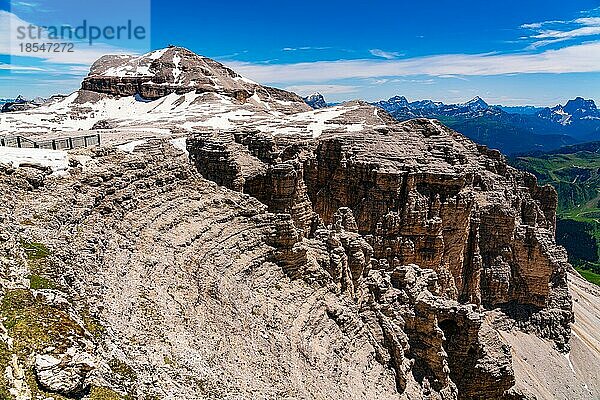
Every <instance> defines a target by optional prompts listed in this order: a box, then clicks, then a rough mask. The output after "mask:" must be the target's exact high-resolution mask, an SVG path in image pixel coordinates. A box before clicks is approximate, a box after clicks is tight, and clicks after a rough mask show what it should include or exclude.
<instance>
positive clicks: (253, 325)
mask: <svg viewBox="0 0 600 400" xmlns="http://www.w3.org/2000/svg"><path fill="white" fill-rule="evenodd" d="M83 89H84V90H81V91H79V93H77V94H74V95H72V96H69V97H67V98H65V99H63V100H61V101H60V107H45V106H42V107H40V108H39V109H36V110H35V111H30V112H28V113H27V114H20V113H16V114H13V115H11V118H9V119H1V120H0V125H1V126H2V128H3V129H5V130H6V131H7V132H21V133H22V132H23V131H26V132H30V133H31V134H32V135H37V134H39V133H40V132H39V131H40V130H42V129H43V130H44V132H46V131H51V130H66V129H67V128H66V127H70V128H69V129H79V128H77V127H89V128H91V127H95V128H96V129H102V130H103V131H102V132H101V135H102V138H103V146H104V147H101V148H95V149H83V150H80V151H75V152H72V153H70V154H65V157H67V158H68V159H69V165H70V168H69V169H68V171H62V174H61V176H60V177H57V176H55V175H51V167H40V168H34V167H33V166H32V165H30V166H29V167H28V166H25V165H21V166H20V167H16V166H9V165H2V163H1V161H0V198H1V200H2V203H3V204H4V205H5V207H4V208H3V209H0V255H1V257H0V278H1V279H0V281H1V282H0V283H1V284H2V285H1V286H2V290H0V297H2V304H3V307H1V309H0V312H1V313H2V315H0V317H2V318H0V319H1V320H0V332H2V335H0V336H1V337H0V339H1V341H0V344H2V343H4V344H6V346H4V347H3V348H4V349H6V355H8V356H7V357H0V364H1V365H0V369H1V370H3V371H4V370H6V371H12V372H15V371H16V372H18V371H20V370H23V371H25V375H23V376H25V377H26V378H27V379H25V380H23V379H21V378H20V376H21V375H22V374H18V373H12V374H9V373H8V372H7V374H5V375H6V376H4V377H0V389H2V390H4V389H7V390H11V391H15V390H17V389H18V388H23V387H24V385H33V386H31V388H30V389H31V392H32V393H34V394H35V395H36V396H37V397H40V396H42V394H44V395H46V393H42V392H40V390H42V389H44V390H50V391H53V392H56V391H58V389H59V388H58V385H59V384H60V387H61V388H62V387H63V386H64V384H66V383H68V381H69V379H64V377H67V378H68V377H69V376H72V373H76V374H78V375H80V376H81V382H80V384H78V388H77V389H76V390H77V391H78V392H79V391H80V390H84V389H85V388H89V391H90V397H94V396H96V395H100V396H104V395H105V394H106V393H107V394H106V396H109V397H111V398H112V397H115V398H116V397H123V396H125V395H126V396H128V397H131V398H155V397H156V398H177V399H197V398H229V397H231V395H232V394H233V395H234V396H238V397H240V398H265V399H267V398H268V399H281V398H286V399H287V398H289V399H298V400H300V399H302V400H304V399H306V400H309V399H311V400H312V399H352V400H355V399H362V400H372V399H386V400H387V399H394V400H416V399H427V400H459V399H460V400H483V399H485V400H509V399H510V400H514V399H525V398H527V399H530V398H532V397H531V396H529V395H530V393H535V394H536V395H537V394H540V395H539V397H540V398H548V399H550V398H552V397H553V395H547V394H546V393H552V394H554V393H561V396H563V394H564V396H563V397H568V398H586V397H585V395H579V396H577V395H576V394H581V393H590V396H589V397H593V396H596V395H597V385H595V384H594V383H593V382H594V378H593V377H594V376H595V375H594V374H593V372H588V371H585V372H582V370H583V369H585V367H580V365H591V366H593V365H596V364H594V362H595V361H594V357H596V359H597V358H598V354H597V353H594V351H593V348H594V347H598V346H595V344H594V343H596V341H595V340H596V339H594V338H595V337H596V336H597V335H596V336H594V335H588V333H589V332H588V331H589V330H591V329H590V328H589V326H594V324H593V323H591V322H589V321H594V318H595V316H592V314H593V311H590V310H588V309H586V308H585V307H587V304H591V303H593V302H590V301H589V298H590V296H592V294H590V293H588V292H587V290H588V289H584V288H583V287H582V288H581V291H580V292H579V293H578V294H577V295H578V296H579V298H580V299H582V300H581V301H580V302H579V303H578V305H577V306H576V307H575V310H576V311H578V312H579V315H580V316H583V319H582V320H581V321H582V322H580V325H579V326H577V324H575V327H576V328H577V336H574V337H573V338H572V340H571V343H573V353H572V355H574V357H573V358H572V359H571V358H568V357H569V354H567V353H566V351H568V349H569V346H570V342H569V336H570V323H571V321H572V320H573V312H572V309H571V307H572V303H571V297H570V295H569V292H568V288H567V283H566V271H567V269H568V268H569V265H568V263H567V261H566V254H565V252H564V250H563V249H562V248H560V247H558V246H556V244H555V240H554V230H555V221H556V217H555V211H556V205H557V197H556V193H555V192H554V190H553V189H552V188H550V187H538V186H537V183H536V180H535V178H534V177H533V176H531V175H529V174H526V173H523V172H520V171H518V170H515V169H513V168H511V167H509V166H507V164H506V163H505V161H504V159H503V157H502V156H501V154H500V153H498V152H497V151H493V150H489V149H487V148H485V147H481V146H477V145H476V144H474V143H472V142H471V141H469V140H468V139H466V138H465V137H463V136H461V135H460V134H458V133H456V132H454V131H451V130H449V129H448V128H446V127H444V126H442V125H441V124H439V123H438V122H437V121H434V120H424V119H419V120H412V121H408V122H404V123H398V122H396V121H394V120H393V119H392V118H391V117H390V116H389V115H388V114H386V113H384V112H383V111H382V110H379V109H377V108H374V107H372V106H369V105H367V104H366V103H362V102H351V103H346V104H343V105H340V106H335V107H328V108H323V109H320V110H311V111H307V110H308V106H306V105H305V104H304V103H303V102H302V101H301V99H300V98H299V97H298V96H296V95H294V94H291V93H288V92H284V91H280V90H277V89H272V88H266V87H262V86H260V85H258V84H255V83H253V82H251V81H249V80H247V79H244V78H242V77H241V76H239V75H237V74H236V73H235V72H233V71H232V70H230V69H228V68H226V67H224V66H222V65H221V64H219V63H217V62H215V61H213V60H209V59H206V58H204V57H201V56H197V55H195V54H193V53H191V52H189V51H187V50H185V49H181V48H168V49H164V50H159V51H156V52H152V53H149V54H147V55H144V56H142V57H137V58H134V57H104V58H102V59H101V60H99V61H98V62H97V63H96V64H95V65H94V66H93V68H92V71H91V73H90V75H89V76H88V78H86V80H85V81H84V83H83ZM125 96H135V98H125ZM162 96H166V97H162ZM152 99H156V100H154V101H149V100H152ZM32 114H35V118H32ZM31 121H40V122H39V124H38V122H35V123H33V122H31ZM75 122H76V123H75ZM184 143H185V145H184ZM184 150H187V152H186V151H184ZM11 165H12V164H11ZM34 252H35V253H34ZM31 254H34V255H35V257H29V256H30V255H31ZM584 291H585V293H584ZM575 293H577V292H575ZM586 293H587V294H589V295H590V296H588V295H587V294H586ZM7 296H8V297H7ZM19 298H20V299H21V300H19V301H13V302H10V301H9V300H11V299H13V300H14V299H17V300H18V299H19ZM23 299H25V300H27V299H29V300H27V301H24V300H23ZM34 300H35V301H34ZM584 300H585V301H584ZM13 303H14V304H13ZM13 306H14V307H13ZM23 307H25V308H23ZM36 313H39V315H38V314H36ZM48 316H51V318H50V317H48ZM21 317H26V318H30V320H26V319H25V320H23V321H21V319H20V318H21ZM596 319H597V318H596ZM3 321H4V322H3ZM13 321H21V322H18V323H13ZM40 321H41V322H43V323H44V324H45V325H43V326H42V327H41V328H40V327H38V328H39V331H40V332H45V331H46V330H49V332H50V333H51V334H48V335H38V336H40V337H41V339H43V340H42V342H40V343H38V342H37V341H34V340H31V338H29V337H28V336H27V333H28V332H29V329H23V326H25V325H26V326H27V327H29V326H33V327H36V326H37V325H36V324H39V323H40ZM8 322H10V323H8ZM3 325H4V326H3ZM73 332H78V335H79V336H77V337H78V338H79V337H80V338H81V340H79V339H78V340H76V341H75V337H74V336H73ZM42 336H43V337H42ZM84 339H85V340H84ZM584 342H585V344H584ZM508 343H510V346H509V345H508ZM530 344H531V345H530ZM537 347H540V348H541V349H543V350H541V352H543V353H544V354H540V350H538V348H537ZM550 353H552V354H551V355H552V357H551V360H550V362H548V363H544V362H543V358H544V356H545V355H547V354H550ZM590 353H591V354H592V355H591V356H590V357H589V358H588V357H587V356H584V355H585V354H590ZM87 355H89V356H90V358H89V359H88V357H87ZM13 356H14V357H13ZM565 356H567V357H565ZM15 357H16V358H15ZM528 358H529V359H533V360H536V361H535V362H528V361H527V359H528ZM576 358H577V359H579V360H585V361H584V362H582V363H581V364H579V363H578V362H577V360H576ZM572 361H573V362H572ZM541 364H543V365H552V367H553V368H554V367H555V366H560V368H561V369H560V370H559V371H558V372H557V371H554V370H553V371H552V373H548V371H541V372H540V371H537V369H538V368H537V366H538V365H541ZM588 369H590V370H593V368H588ZM78 371H79V372H82V373H81V374H80V373H79V372H78ZM547 376H553V377H556V379H555V380H556V382H560V383H556V382H555V383H548V382H546V381H545V380H546V379H545V378H546V377H547ZM30 377H34V378H37V379H30ZM590 377H592V378H590ZM4 378H6V379H9V382H5V381H4V380H3V379H4ZM71 381H73V380H72V379H71ZM584 382H592V383H590V384H589V387H588V386H587V385H584V384H583V383H584ZM39 385H41V387H40V386H39ZM82 385H83V386H82ZM98 385H99V386H98ZM557 386H563V389H564V390H563V389H561V390H560V391H557V390H554V389H555V388H556V387H557ZM64 387H66V386H64ZM61 390H62V389H61ZM73 390H75V389H73ZM85 390H87V389H85ZM594 391H595V392H594ZM71 392H72V390H70V391H69V393H67V391H63V392H61V393H64V394H69V395H71ZM11 393H12V392H11ZM83 394H85V395H87V392H86V393H83ZM569 394H574V395H572V396H569ZM48 395H50V393H48V394H47V395H46V397H48ZM23 397H24V398H28V397H27V393H25V394H24V395H23ZM42 397H44V396H42ZM104 397H105V396H104ZM554 397H556V396H554Z"/></svg>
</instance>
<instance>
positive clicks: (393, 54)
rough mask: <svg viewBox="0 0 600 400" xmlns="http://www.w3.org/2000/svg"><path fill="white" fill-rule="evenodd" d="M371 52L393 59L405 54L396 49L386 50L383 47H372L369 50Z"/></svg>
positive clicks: (377, 55) (376, 55)
mask: <svg viewBox="0 0 600 400" xmlns="http://www.w3.org/2000/svg"><path fill="white" fill-rule="evenodd" d="M369 53H371V54H372V55H374V56H375V57H381V58H385V59H386V60H393V59H394V58H398V57H400V56H402V55H403V54H402V53H398V52H395V51H384V50H381V49H371V50H369Z"/></svg>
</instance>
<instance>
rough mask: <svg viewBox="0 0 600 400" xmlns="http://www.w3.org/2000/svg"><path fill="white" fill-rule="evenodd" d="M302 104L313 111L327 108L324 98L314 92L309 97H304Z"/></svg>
mask: <svg viewBox="0 0 600 400" xmlns="http://www.w3.org/2000/svg"><path fill="white" fill-rule="evenodd" d="M304 102H305V103H306V104H308V105H309V106H311V107H312V108H314V109H319V108H325V107H327V102H326V101H325V98H324V97H323V95H322V94H321V93H319V92H315V93H313V94H311V95H310V96H306V97H305V98H304Z"/></svg>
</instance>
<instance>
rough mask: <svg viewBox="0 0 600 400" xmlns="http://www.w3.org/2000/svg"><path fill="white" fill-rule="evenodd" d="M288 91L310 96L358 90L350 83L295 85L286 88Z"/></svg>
mask: <svg viewBox="0 0 600 400" xmlns="http://www.w3.org/2000/svg"><path fill="white" fill-rule="evenodd" d="M284 89H285V90H287V91H290V92H294V93H297V94H299V95H301V96H308V95H309V94H313V93H316V92H319V93H321V94H323V95H326V94H341V93H354V92H356V91H357V90H358V87H356V86H348V85H295V86H288V87H286V88H284Z"/></svg>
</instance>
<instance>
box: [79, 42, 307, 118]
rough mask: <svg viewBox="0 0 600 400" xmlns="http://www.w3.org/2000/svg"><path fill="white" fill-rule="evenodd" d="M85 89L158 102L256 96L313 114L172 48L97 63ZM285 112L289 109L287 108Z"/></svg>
mask: <svg viewBox="0 0 600 400" xmlns="http://www.w3.org/2000/svg"><path fill="white" fill-rule="evenodd" d="M81 89H82V90H85V91H91V92H97V93H105V94H110V95H114V96H119V97H123V96H134V95H139V96H141V97H142V98H144V99H147V100H155V99H159V98H161V97H164V96H167V95H169V94H171V93H176V94H185V93H190V92H195V93H197V94H201V93H218V94H221V95H225V96H228V97H230V98H232V99H235V100H237V101H239V102H242V103H244V102H246V101H247V100H248V99H250V98H252V96H255V95H256V96H258V97H259V99H260V98H263V99H268V100H269V101H280V102H282V103H289V107H288V108H290V109H301V110H309V109H310V107H309V106H308V105H306V104H305V103H304V101H303V100H302V98H301V97H299V96H297V95H295V94H293V93H290V92H286V91H283V90H280V89H276V88H270V87H266V86H261V85H259V84H257V83H255V82H252V81H251V80H248V79H246V78H243V77H242V76H240V75H238V74H237V73H236V72H234V71H233V70H232V69H230V68H227V67H226V66H224V65H223V64H221V63H219V62H217V61H214V60H211V59H210V58H206V57H202V56H199V55H197V54H195V53H193V52H191V51H189V50H187V49H184V48H181V47H169V48H167V49H162V50H157V51H154V52H151V53H148V54H145V55H143V56H140V57H133V56H104V57H102V58H100V59H99V60H98V61H96V62H95V63H94V64H93V65H92V67H91V70H90V74H89V75H88V76H87V77H86V78H85V79H84V80H83V83H82V84H81ZM283 108H285V107H283Z"/></svg>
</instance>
